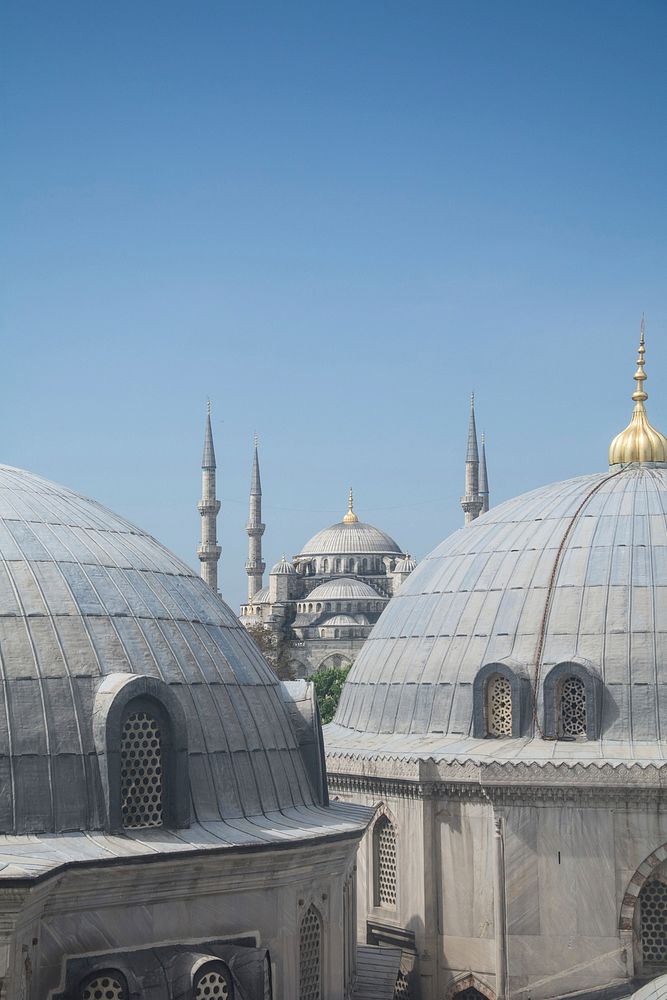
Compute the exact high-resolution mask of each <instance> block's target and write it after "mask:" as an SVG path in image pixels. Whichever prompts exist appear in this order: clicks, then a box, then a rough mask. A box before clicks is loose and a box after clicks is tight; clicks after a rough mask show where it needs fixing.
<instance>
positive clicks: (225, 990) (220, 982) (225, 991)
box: [195, 969, 234, 1000]
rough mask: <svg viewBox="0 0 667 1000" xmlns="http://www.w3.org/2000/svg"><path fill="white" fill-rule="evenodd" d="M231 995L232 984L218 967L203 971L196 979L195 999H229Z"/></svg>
mask: <svg viewBox="0 0 667 1000" xmlns="http://www.w3.org/2000/svg"><path fill="white" fill-rule="evenodd" d="M233 995H234V993H233V990H232V984H231V983H230V981H229V979H228V977H227V976H226V975H225V974H224V972H221V971H220V970H219V969H212V970H211V971H210V972H205V973H204V974H203V976H200V977H199V979H198V980H197V989H196V991H195V1000H231V998H232V997H233Z"/></svg>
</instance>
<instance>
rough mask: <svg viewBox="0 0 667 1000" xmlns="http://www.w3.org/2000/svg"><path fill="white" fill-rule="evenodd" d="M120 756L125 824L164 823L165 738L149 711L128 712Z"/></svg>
mask: <svg viewBox="0 0 667 1000" xmlns="http://www.w3.org/2000/svg"><path fill="white" fill-rule="evenodd" d="M120 756H121V762H120V781H121V811H122V816H123V826H124V827H125V828H126V829H142V828H144V827H149V826H162V738H161V734H160V727H159V726H158V724H157V722H156V720H155V719H154V718H153V716H151V715H149V713H148V712H133V713H132V714H131V715H128V717H127V719H126V720H125V725H124V726H123V736H122V740H121V755H120Z"/></svg>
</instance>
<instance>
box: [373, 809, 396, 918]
mask: <svg viewBox="0 0 667 1000" xmlns="http://www.w3.org/2000/svg"><path fill="white" fill-rule="evenodd" d="M396 873H397V863H396V829H395V827H394V824H393V823H392V822H391V820H390V819H389V817H388V816H384V815H383V816H380V818H379V819H378V820H377V822H376V823H375V826H374V827H373V893H374V903H375V906H388V907H392V908H393V909H395V908H396V895H397V893H396V883H397V879H396Z"/></svg>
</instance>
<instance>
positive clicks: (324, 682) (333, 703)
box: [308, 667, 350, 724]
mask: <svg viewBox="0 0 667 1000" xmlns="http://www.w3.org/2000/svg"><path fill="white" fill-rule="evenodd" d="M349 672H350V668H349V667H329V668H328V669H327V670H318V671H317V673H315V674H313V676H312V677H309V678H308V679H309V680H312V682H313V684H314V685H315V693H316V695H317V702H318V704H319V706H320V715H321V716H322V722H323V723H324V724H326V723H327V722H331V720H332V719H333V717H334V715H335V714H336V709H337V708H338V702H339V701H340V693H341V691H342V690H343V684H344V683H345V678H346V677H347V675H348V674H349Z"/></svg>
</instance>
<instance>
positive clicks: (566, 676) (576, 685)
mask: <svg viewBox="0 0 667 1000" xmlns="http://www.w3.org/2000/svg"><path fill="white" fill-rule="evenodd" d="M543 694H544V735H545V736H546V737H547V739H551V740H554V739H556V740H557V739H566V740H573V739H577V738H581V737H585V738H586V739H589V740H596V739H598V737H599V735H600V724H601V716H602V695H603V687H602V678H601V677H600V675H599V673H598V672H597V670H596V668H595V667H594V666H593V665H592V664H591V665H590V666H588V665H586V664H584V663H580V662H577V661H576V660H575V661H570V662H568V661H565V662H563V663H557V664H556V666H555V667H552V668H551V670H550V671H549V673H548V674H547V676H546V677H545V678H544V687H543Z"/></svg>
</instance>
